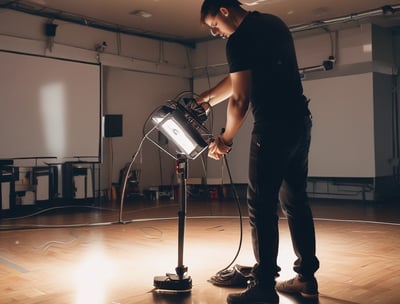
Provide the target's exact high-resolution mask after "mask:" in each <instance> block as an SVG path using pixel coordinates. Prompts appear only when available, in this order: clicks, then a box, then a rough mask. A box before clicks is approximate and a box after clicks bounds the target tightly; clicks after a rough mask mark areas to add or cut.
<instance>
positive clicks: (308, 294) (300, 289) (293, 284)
mask: <svg viewBox="0 0 400 304" xmlns="http://www.w3.org/2000/svg"><path fill="white" fill-rule="evenodd" d="M275 289H276V290H277V291H279V292H282V293H293V294H300V295H301V296H303V297H305V298H318V282H317V280H316V279H315V277H312V278H311V279H305V278H303V277H302V276H301V275H297V276H296V277H294V278H293V279H290V280H287V281H283V282H278V283H276V286H275Z"/></svg>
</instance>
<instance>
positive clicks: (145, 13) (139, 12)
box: [131, 10, 153, 18]
mask: <svg viewBox="0 0 400 304" xmlns="http://www.w3.org/2000/svg"><path fill="white" fill-rule="evenodd" d="M131 15H134V16H137V17H142V18H150V17H152V16H153V14H152V13H150V12H148V11H144V10H135V11H133V12H131Z"/></svg>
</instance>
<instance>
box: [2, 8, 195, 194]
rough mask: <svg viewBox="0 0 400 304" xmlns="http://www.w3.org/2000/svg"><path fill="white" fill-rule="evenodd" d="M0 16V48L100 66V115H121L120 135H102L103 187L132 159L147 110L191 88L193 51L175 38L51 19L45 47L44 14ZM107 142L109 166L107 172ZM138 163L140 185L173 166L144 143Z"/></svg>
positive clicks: (152, 181)
mask: <svg viewBox="0 0 400 304" xmlns="http://www.w3.org/2000/svg"><path fill="white" fill-rule="evenodd" d="M0 15H1V18H0V48H1V49H3V50H8V51H17V52H23V53H27V54H35V55H40V56H45V57H46V56H48V57H56V58H66V59H73V60H79V61H84V62H93V63H97V62H100V63H101V64H102V65H103V67H104V69H103V70H104V75H103V114H123V124H124V125H123V137H121V138H118V137H116V138H112V139H110V138H104V153H103V160H104V163H103V164H102V165H101V166H100V167H101V168H100V169H101V170H100V174H101V179H100V181H101V185H100V188H101V189H106V188H108V187H109V185H110V184H111V182H118V179H119V171H120V169H121V168H122V167H123V165H124V164H125V163H127V162H129V161H130V160H131V158H132V156H133V154H134V153H135V152H136V150H137V148H138V144H139V142H140V139H141V136H142V128H143V123H144V121H145V119H146V118H147V117H148V115H149V114H150V113H151V112H152V111H153V110H154V109H155V108H156V107H157V106H159V105H161V104H163V103H165V102H166V101H167V100H168V99H171V98H173V97H175V96H176V95H177V94H178V93H180V92H181V91H186V90H190V88H191V75H192V71H191V64H190V60H189V57H190V54H191V52H193V50H191V49H188V48H187V47H185V46H183V45H180V44H176V43H167V42H161V41H156V40H152V39H147V38H142V37H135V36H130V35H125V34H118V33H112V32H108V31H103V30H98V29H94V28H90V27H86V26H81V25H77V24H72V23H68V22H64V21H57V20H55V21H54V23H55V24H58V27H57V31H56V36H55V37H54V41H52V48H51V50H50V48H48V45H49V43H50V42H49V41H48V40H47V37H46V36H45V32H44V25H45V23H46V22H47V21H48V20H47V19H46V18H41V17H36V16H32V15H29V14H23V13H19V12H15V11H11V10H7V9H4V10H1V11H0ZM103 41H105V42H106V43H107V48H106V49H105V51H104V52H102V53H97V52H96V51H95V46H96V44H98V43H101V42H103ZM37 72H38V73H40V71H37ZM82 85H83V86H84V85H85V84H84V83H82ZM15 89H18V88H15ZM111 144H112V147H113V154H112V158H113V166H112V172H111V173H110V172H109V168H110V159H111V155H110V147H111ZM160 158H161V160H162V161H161V162H162V164H163V170H162V171H160V165H159V163H160ZM27 165H29V164H27ZM31 165H35V163H33V162H32V164H31ZM140 166H141V170H142V175H141V180H140V182H141V185H140V186H141V188H142V189H143V188H146V187H148V186H152V185H158V184H160V183H161V177H160V175H161V173H160V172H162V175H163V176H164V177H163V179H164V181H163V182H164V183H169V182H170V176H171V175H172V174H173V172H174V169H175V168H174V166H173V165H171V161H170V160H169V159H168V158H165V156H164V155H161V156H160V155H159V154H158V152H157V149H156V148H155V147H153V146H152V145H150V144H148V143H146V144H145V145H144V146H143V158H142V164H141V165H140ZM97 184H98V183H97V182H96V186H97Z"/></svg>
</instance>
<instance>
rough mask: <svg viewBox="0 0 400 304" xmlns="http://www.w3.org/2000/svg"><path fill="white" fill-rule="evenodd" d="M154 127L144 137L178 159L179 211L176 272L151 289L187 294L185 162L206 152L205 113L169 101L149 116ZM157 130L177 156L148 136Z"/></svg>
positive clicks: (191, 101) (191, 102) (194, 105)
mask: <svg viewBox="0 0 400 304" xmlns="http://www.w3.org/2000/svg"><path fill="white" fill-rule="evenodd" d="M150 118H151V121H152V123H153V125H154V127H153V128H152V129H151V130H150V131H149V132H148V133H147V134H146V137H147V138H148V139H149V140H150V141H151V142H153V143H155V144H156V145H157V146H158V147H159V148H160V149H162V150H163V151H165V152H167V153H168V154H169V155H171V156H172V157H174V158H175V159H176V160H177V165H176V168H177V174H178V175H179V179H178V180H179V181H180V183H179V199H180V209H179V212H178V265H177V267H176V268H175V273H166V275H162V276H156V277H154V284H153V285H154V287H155V291H157V292H167V293H169V292H171V291H172V292H178V293H187V292H190V291H191V289H192V278H191V277H190V276H189V275H188V273H187V272H188V268H187V267H186V266H185V265H184V264H183V248H184V245H183V244H184V233H185V219H186V206H187V189H186V180H187V176H188V159H195V158H196V157H198V156H199V155H200V154H201V153H202V152H203V151H204V150H205V149H207V147H208V144H209V143H210V141H211V139H212V136H211V135H210V132H209V131H208V129H207V128H206V127H205V125H204V122H205V121H206V120H207V113H206V111H205V110H204V108H203V107H202V106H201V105H198V104H197V102H196V101H195V100H194V99H193V98H187V99H184V98H183V99H182V98H180V99H179V100H178V101H174V102H170V103H169V104H168V105H164V106H161V107H160V108H158V109H157V110H155V111H154V112H153V114H152V115H151V117H150ZM154 129H158V130H159V131H160V132H161V133H162V134H163V135H164V136H165V137H166V138H168V140H169V141H171V142H172V143H173V144H174V145H175V147H176V151H175V152H176V156H174V155H172V153H170V152H168V151H166V150H165V149H164V148H163V147H161V145H159V144H158V143H157V142H156V141H155V140H152V139H151V137H150V136H149V134H150V133H151V132H152V130H154Z"/></svg>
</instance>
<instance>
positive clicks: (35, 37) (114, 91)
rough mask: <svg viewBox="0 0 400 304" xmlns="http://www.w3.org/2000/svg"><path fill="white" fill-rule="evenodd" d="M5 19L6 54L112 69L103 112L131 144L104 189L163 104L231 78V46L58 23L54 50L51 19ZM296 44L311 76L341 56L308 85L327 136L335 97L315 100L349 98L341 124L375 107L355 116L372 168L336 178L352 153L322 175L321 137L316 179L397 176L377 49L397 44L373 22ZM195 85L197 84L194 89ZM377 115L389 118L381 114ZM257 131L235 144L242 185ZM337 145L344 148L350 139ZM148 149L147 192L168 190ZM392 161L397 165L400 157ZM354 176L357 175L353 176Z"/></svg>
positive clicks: (213, 173)
mask: <svg viewBox="0 0 400 304" xmlns="http://www.w3.org/2000/svg"><path fill="white" fill-rule="evenodd" d="M0 14H1V18H0V47H1V49H5V50H11V51H19V52H26V53H29V54H36V55H42V56H50V57H60V58H67V59H74V60H81V61H85V62H98V61H99V62H101V63H102V64H103V66H104V71H105V72H104V78H103V91H104V92H103V93H104V94H103V95H104V101H103V104H104V109H103V112H104V114H123V116H124V130H123V131H124V136H123V137H122V138H113V139H112V140H111V139H105V140H104V165H103V166H102V168H101V172H102V173H101V174H102V178H101V182H102V186H101V187H102V188H106V187H108V184H109V183H110V182H111V181H113V182H116V181H117V180H118V175H119V170H120V167H121V166H122V165H123V164H125V163H126V162H128V161H130V158H131V156H132V155H133V153H134V152H135V151H136V146H137V144H138V142H139V141H140V138H141V135H142V134H141V132H142V124H143V122H144V120H145V118H146V117H147V116H148V114H149V113H150V112H151V110H153V109H154V108H155V106H157V105H160V104H162V103H163V102H165V101H166V100H167V99H169V98H172V97H174V96H175V95H176V94H178V93H179V92H181V91H183V90H187V89H191V86H192V85H193V88H194V92H195V93H200V92H201V91H202V90H204V89H206V88H208V87H209V86H210V85H214V84H216V82H217V81H219V80H220V79H221V78H222V77H223V75H225V74H226V73H227V65H226V60H225V47H224V46H225V41H224V40H212V41H209V42H203V43H199V44H198V45H197V46H196V48H195V49H188V48H187V47H185V46H183V45H180V44H175V43H168V42H160V41H155V40H152V39H147V38H142V37H135V36H130V35H125V34H117V33H112V32H107V31H102V30H99V29H93V28H90V27H86V26H81V25H76V24H72V23H68V22H64V21H57V20H56V21H55V23H56V24H58V27H57V34H56V36H55V38H54V41H53V42H51V41H48V39H47V37H46V36H45V34H44V24H45V23H46V22H47V20H46V19H45V18H41V17H36V16H32V15H28V14H23V13H19V12H15V11H11V10H7V9H5V10H1V12H0ZM376 37H380V38H376ZM395 37H396V42H397V44H396V45H397V47H396V49H395V51H394V52H393V54H396V53H399V51H398V50H399V45H400V43H399V42H398V41H399V35H398V34H397V36H395ZM295 38H296V39H295V44H296V49H297V54H298V61H299V66H300V67H301V68H304V67H308V66H315V65H320V64H321V63H322V61H323V60H326V59H327V58H328V56H329V55H332V54H333V55H335V57H336V63H335V68H334V69H333V70H332V71H321V72H314V73H309V74H307V75H306V79H305V81H304V87H305V89H306V92H305V93H306V94H308V95H314V96H317V98H315V97H314V98H313V101H312V103H311V107H312V110H313V111H314V117H315V123H316V124H317V126H316V127H315V129H317V128H318V125H319V127H320V128H319V130H323V129H326V130H328V129H329V130H330V132H331V133H334V131H332V130H335V129H336V128H337V126H338V125H337V124H336V123H335V121H336V120H335V119H330V120H327V121H326V120H324V119H322V117H324V115H328V114H327V112H326V109H324V107H321V103H324V102H327V100H328V99H327V98H326V99H324V101H321V102H320V103H318V100H315V99H322V98H323V96H324V94H326V95H325V96H329V100H332V99H334V97H335V95H336V97H338V98H339V97H340V98H341V99H342V97H343V98H345V100H341V102H340V104H337V107H336V108H335V107H333V108H332V107H330V108H329V111H330V112H329V115H332V116H333V117H335V116H337V117H340V116H341V112H342V111H346V113H347V115H349V113H351V111H350V112H349V109H352V108H353V107H359V106H360V105H361V99H363V100H365V103H363V104H362V107H363V109H358V110H361V111H356V112H355V113H357V115H361V113H364V114H365V116H362V117H357V118H359V119H361V120H358V122H357V123H358V124H361V125H366V126H367V130H368V131H367V132H366V133H365V134H364V133H363V135H362V136H363V138H364V139H363V141H362V146H363V147H368V149H369V147H371V146H373V148H372V149H371V150H368V152H367V153H364V154H363V155H362V157H363V158H364V159H363V162H364V163H366V164H367V165H366V167H365V168H363V169H362V170H364V171H362V170H361V169H360V168H361V165H359V166H350V167H352V168H347V167H346V171H344V169H343V171H340V172H333V168H335V170H336V169H337V165H338V164H341V165H342V166H343V164H344V163H346V161H347V162H349V161H350V160H354V159H355V158H357V157H356V155H357V154H359V153H358V152H357V153H355V154H354V155H352V156H351V157H348V155H347V154H346V153H345V154H346V155H343V158H338V159H336V160H335V161H333V162H332V163H330V165H329V166H328V167H326V168H325V169H326V170H323V172H321V167H320V166H317V164H318V161H320V159H317V158H316V155H318V157H319V158H320V157H321V156H323V155H324V154H325V153H324V149H323V143H324V141H325V140H326V137H325V134H322V135H321V136H319V135H318V133H316V134H315V133H314V134H313V144H312V151H313V152H312V153H313V154H312V158H311V159H310V167H311V168H315V170H316V171H315V172H317V171H318V170H319V172H317V173H315V174H316V175H317V174H318V175H324V176H332V175H334V176H349V175H354V176H366V175H372V176H374V175H377V174H379V175H381V174H382V175H387V174H388V171H390V169H391V167H390V166H389V167H388V166H387V165H383V163H384V162H387V159H388V157H389V158H390V157H392V156H390V153H389V152H388V151H389V150H391V148H392V147H387V146H389V145H390V144H391V143H390V141H387V140H383V141H381V142H380V143H381V144H382V145H381V144H379V145H377V143H378V141H377V139H376V138H377V136H379V138H382V136H384V135H385V134H388V131H387V128H388V127H389V125H388V124H386V123H385V122H387V120H388V115H390V110H389V109H388V107H389V105H390V101H388V99H389V96H388V94H387V89H386V88H388V77H386V76H387V75H390V74H391V73H392V70H393V62H392V61H391V60H386V58H387V57H388V55H389V56H390V54H391V53H390V50H389V48H386V47H382V46H380V47H378V48H376V45H386V44H387V43H388V40H390V39H392V35H391V33H388V31H387V30H383V29H379V28H375V27H373V26H371V25H369V24H363V25H359V26H357V27H354V28H347V29H342V30H340V31H339V32H337V33H336V32H335V33H332V34H328V33H326V32H324V31H322V30H321V31H320V32H319V33H313V35H311V36H307V35H295ZM103 41H106V42H107V45H108V46H107V48H106V49H105V51H104V52H103V53H99V54H98V53H96V52H95V45H96V44H97V43H100V42H103ZM331 42H333V44H331ZM49 43H50V44H52V43H53V44H52V48H51V50H50V49H49V48H48V47H47V46H48V45H49ZM397 60H398V59H397ZM398 65H399V63H398V61H397V66H398ZM363 75H368V76H366V79H364V80H362V81H365V85H366V86H368V85H369V82H370V78H371V75H372V82H373V83H374V85H373V87H372V88H371V87H367V88H362V89H356V88H353V90H351V88H348V89H347V90H348V93H349V94H345V95H346V96H342V95H343V94H342V95H340V93H343V92H341V90H342V89H343V88H342V83H343V81H345V80H346V79H351V78H352V77H353V78H354V79H356V80H354V81H356V82H358V81H361V79H363V78H364V76H363ZM192 77H194V81H193V84H192ZM346 77H350V78H346ZM389 78H390V77H389ZM357 79H358V80H357ZM362 81H361V82H362ZM361 82H360V83H359V84H360V85H361ZM318 83H320V84H321V83H323V84H324V85H326V87H327V89H326V92H322V91H321V90H320V92H316V91H315V89H313V91H312V92H311V91H308V90H309V89H310V88H313V87H314V88H315V87H316V84H318ZM375 83H376V85H375ZM397 83H398V80H397ZM346 84H347V82H346ZM320 89H321V88H320ZM377 99H381V100H384V102H383V103H380V102H377ZM371 100H373V105H372V106H373V107H374V116H373V119H374V122H371V124H368V123H367V121H368V119H369V118H370V116H371V111H370V108H369V107H370V106H371ZM382 104H383V105H384V109H385V110H384V111H383V112H381V111H380V109H381V108H380V106H381V105H382ZM347 106H348V108H347ZM376 111H379V113H381V114H380V115H377V114H376ZM382 113H383V114H382ZM350 116H351V115H350ZM350 116H348V119H349V120H348V122H347V123H348V124H350V120H351V118H350ZM224 123H225V107H224V104H221V105H220V106H218V107H216V108H215V109H214V129H213V133H215V134H216V133H218V132H219V131H220V128H221V127H222V126H223V125H224ZM251 123H252V118H251V115H249V119H248V120H247V121H246V124H245V125H244V127H243V128H242V130H241V133H240V134H239V135H238V136H237V138H236V139H235V143H234V144H235V148H234V151H233V152H232V153H231V154H230V155H229V162H230V165H231V170H232V173H233V178H234V181H235V182H239V183H241V182H246V181H247V162H248V141H249V137H248V134H249V132H250V130H251ZM321 124H324V125H321ZM372 125H373V126H374V128H373V129H374V131H373V132H374V133H373V135H371V132H372V131H371V126H372ZM355 129H356V128H352V129H351V130H347V133H346V136H347V140H346V143H349V144H353V147H350V146H348V147H347V149H349V150H351V151H357V149H356V148H358V147H357V142H358V141H359V138H360V134H359V133H357V132H355V131H354V130H355ZM352 136H353V137H352ZM338 138H339V137H338ZM351 138H355V140H354V141H352V140H351ZM110 141H112V144H113V145H112V146H113V151H114V153H113V158H114V166H113V169H112V172H111V174H109V173H108V168H109V163H108V162H109V159H110V153H109V152H110V151H109V148H110ZM336 144H340V141H338V142H336ZM336 144H335V142H334V143H332V145H333V146H336ZM144 150H145V151H144V157H143V163H142V171H143V173H144V174H142V182H143V184H142V186H143V187H147V186H150V185H153V184H159V183H161V181H160V170H159V169H158V168H159V159H160V158H159V155H158V154H157V153H156V154H155V155H154V153H155V151H156V150H153V149H152V147H150V146H149V145H145V147H144ZM314 155H315V156H314ZM162 157H163V156H162ZM147 158H151V161H152V162H151V163H149V162H148V161H147ZM155 159H157V162H155ZM203 159H205V158H203ZM361 159H362V158H361ZM392 160H393V161H394V162H395V161H396V159H395V158H394V159H392ZM357 161H360V159H358V158H357ZM162 163H163V166H165V167H166V168H165V170H163V172H164V175H165V177H164V181H162V182H163V183H168V181H167V180H166V179H168V177H167V176H168V175H169V173H170V172H168V173H166V171H167V170H168V168H169V167H170V162H169V161H166V160H162ZM205 166H206V170H207V171H208V174H207V176H208V177H210V178H220V177H221V174H223V178H224V180H227V178H226V170H224V172H223V173H221V164H219V163H218V162H216V161H213V160H209V159H208V160H207V164H206V165H205ZM339 167H340V166H339ZM357 168H359V169H357ZM351 169H353V170H352V171H351V172H350V171H349V170H351ZM312 170H314V169H312ZM145 172H148V173H145ZM190 175H191V176H193V177H195V176H203V175H204V168H203V164H202V163H201V160H200V159H198V160H196V161H195V162H193V164H191V167H190Z"/></svg>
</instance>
